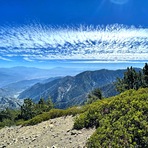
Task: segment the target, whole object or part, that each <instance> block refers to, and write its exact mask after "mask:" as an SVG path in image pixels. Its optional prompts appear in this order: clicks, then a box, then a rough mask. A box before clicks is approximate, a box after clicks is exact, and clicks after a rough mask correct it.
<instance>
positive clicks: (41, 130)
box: [0, 116, 95, 148]
mask: <svg viewBox="0 0 148 148" xmlns="http://www.w3.org/2000/svg"><path fill="white" fill-rule="evenodd" d="M73 120H74V118H73V117H72V116H68V117H66V118H65V117H60V118H56V119H51V120H49V121H45V122H42V123H40V124H37V125H34V126H28V127H20V126H18V127H6V128H3V129H1V130H0V147H7V148H16V147H21V148H28V146H29V147H30V148H51V147H54V146H55V147H57V148H59V147H61V148H62V147H67V148H72V147H75V148H79V147H83V146H85V144H86V141H87V139H88V138H89V137H90V136H91V135H92V134H93V132H94V131H95V129H89V130H86V129H83V130H80V131H76V130H72V128H73V124H74V121H73ZM8 134H9V138H8Z"/></svg>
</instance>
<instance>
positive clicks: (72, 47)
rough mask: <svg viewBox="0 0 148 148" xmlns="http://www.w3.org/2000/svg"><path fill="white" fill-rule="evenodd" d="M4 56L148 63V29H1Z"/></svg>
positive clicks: (115, 26)
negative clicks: (141, 61) (144, 61)
mask: <svg viewBox="0 0 148 148" xmlns="http://www.w3.org/2000/svg"><path fill="white" fill-rule="evenodd" d="M0 56H1V58H2V57H5V58H6V57H13V56H15V57H16V56H18V57H22V58H23V59H25V60H29V61H32V60H50V59H94V60H107V61H108V60H111V61H112V60H114V61H122V60H147V59H148V28H135V27H125V26H123V25H117V24H116V25H112V26H107V27H102V28H101V27H99V26H98V27H96V28H93V27H92V26H82V25H81V26H80V27H78V28H70V27H67V28H61V27H59V28H53V27H41V26H40V25H34V26H33V25H30V26H23V27H8V26H7V27H1V28H0Z"/></svg>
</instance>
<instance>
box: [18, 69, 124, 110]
mask: <svg viewBox="0 0 148 148" xmlns="http://www.w3.org/2000/svg"><path fill="white" fill-rule="evenodd" d="M125 71H126V70H107V69H102V70H96V71H85V72H82V73H80V74H78V75H76V76H66V77H64V78H61V79H57V80H54V81H52V82H49V83H45V84H40V83H38V84H36V85H34V86H32V87H31V88H29V89H27V90H25V91H24V92H22V93H21V94H20V95H19V97H18V98H20V99H24V98H31V99H33V101H35V102H37V101H38V100H39V99H40V98H41V97H43V98H45V99H47V98H49V97H51V98H52V101H53V102H54V103H55V104H56V106H57V107H58V108H65V107H69V106H71V105H79V104H83V103H84V102H85V101H86V98H87V95H88V93H89V92H90V91H92V90H93V89H94V88H101V87H103V86H105V85H108V84H112V83H113V82H114V81H116V78H117V77H119V78H121V77H122V76H123V74H124V72H125ZM115 94H116V92H115ZM112 95H114V94H112ZM68 102H69V103H68Z"/></svg>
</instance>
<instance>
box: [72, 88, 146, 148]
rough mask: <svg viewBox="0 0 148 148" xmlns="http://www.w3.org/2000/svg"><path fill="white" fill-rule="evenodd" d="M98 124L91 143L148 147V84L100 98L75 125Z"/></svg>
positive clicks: (106, 145)
mask: <svg viewBox="0 0 148 148" xmlns="http://www.w3.org/2000/svg"><path fill="white" fill-rule="evenodd" d="M94 126H96V128H97V130H96V132H95V133H94V134H93V135H92V136H91V137H90V139H89V140H88V142H87V145H86V146H87V147H88V148H92V147H94V148H95V147H117V148H118V147H131V148H132V147H133V148H134V147H141V148H147V147H148V88H147V89H139V90H138V91H135V90H129V91H126V92H124V93H122V94H120V95H118V96H115V97H112V98H110V99H104V100H100V101H96V102H94V103H92V104H91V105H90V106H89V109H88V110H87V111H86V112H85V113H83V114H80V116H78V117H77V118H76V119H75V123H74V128H75V129H81V128H84V127H86V128H88V127H94Z"/></svg>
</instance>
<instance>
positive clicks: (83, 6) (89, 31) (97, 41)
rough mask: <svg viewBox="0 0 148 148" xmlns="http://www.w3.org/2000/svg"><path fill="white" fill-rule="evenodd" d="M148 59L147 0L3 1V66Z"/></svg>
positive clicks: (0, 55)
mask: <svg viewBox="0 0 148 148" xmlns="http://www.w3.org/2000/svg"><path fill="white" fill-rule="evenodd" d="M147 61H148V1H147V0H31V1H30V0H24V1H22V0H13V1H12V0H0V67H13V66H29V67H30V66H31V67H32V66H35V67H40V68H53V67H72V66H73V67H78V66H79V67H84V66H88V67H91V66H94V67H96V65H97V66H100V67H104V66H105V65H108V67H110V68H111V67H114V68H115V67H117V68H120V67H121V63H122V66H127V65H128V64H129V63H130V64H133V65H134V66H136V65H137V66H141V65H144V64H143V63H145V62H147ZM104 63H105V65H104ZM125 63H126V64H125ZM101 64H102V65H101ZM111 65H112V66H111Z"/></svg>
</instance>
